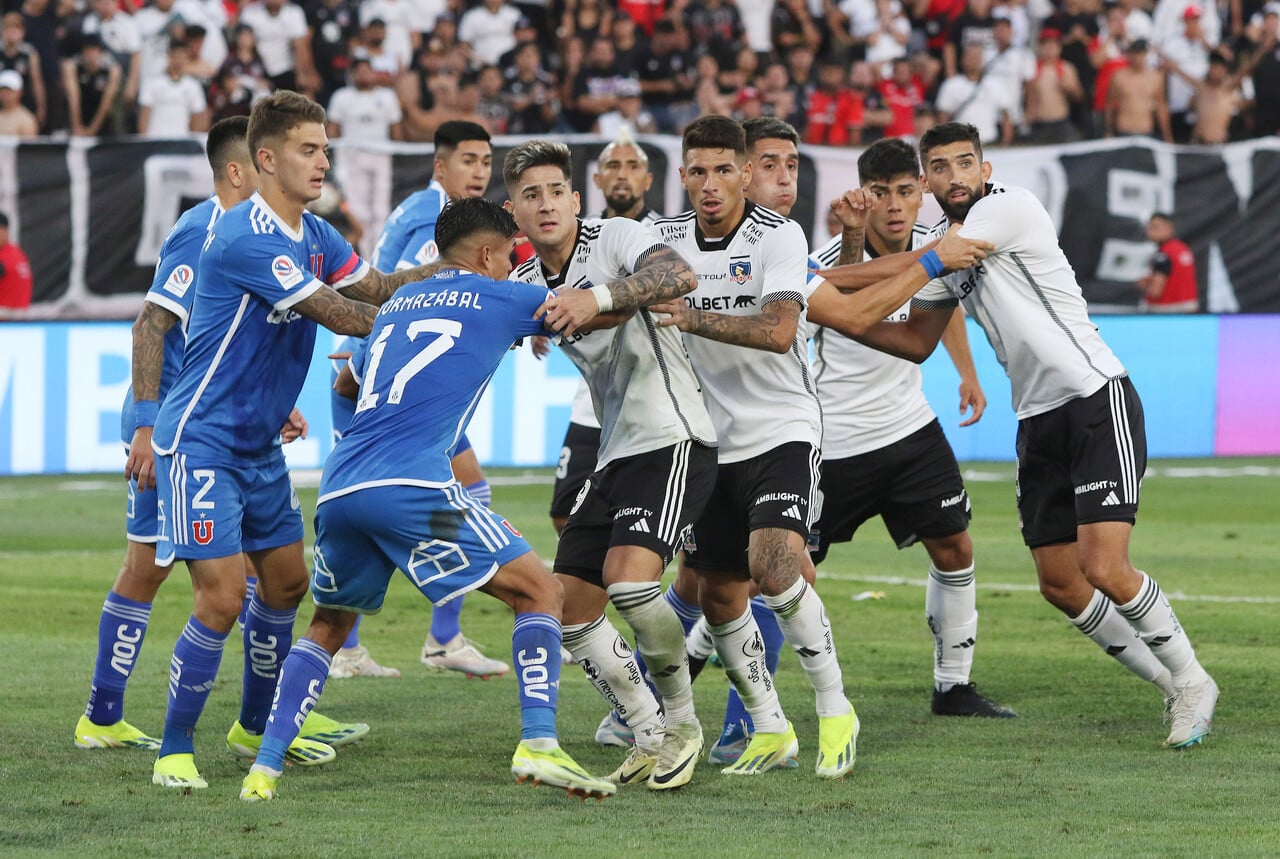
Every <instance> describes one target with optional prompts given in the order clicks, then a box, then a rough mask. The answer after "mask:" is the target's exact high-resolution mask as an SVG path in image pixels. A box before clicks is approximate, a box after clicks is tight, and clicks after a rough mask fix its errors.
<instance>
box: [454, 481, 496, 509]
mask: <svg viewBox="0 0 1280 859" xmlns="http://www.w3.org/2000/svg"><path fill="white" fill-rule="evenodd" d="M462 488H463V489H465V490H467V494H468V495H470V496H471V497H472V498H474V499H475V500H477V501H479V502H480V503H481V504H483V505H484V506H485V507H488V506H489V504H490V502H492V501H493V489H492V488H491V487H490V486H489V481H487V480H481V481H479V482H477V483H472V484H471V485H470V486H464V487H462Z"/></svg>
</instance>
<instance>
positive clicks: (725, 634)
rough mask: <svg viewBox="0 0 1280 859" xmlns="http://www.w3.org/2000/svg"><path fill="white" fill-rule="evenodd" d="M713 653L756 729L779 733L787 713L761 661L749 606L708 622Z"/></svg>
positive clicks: (761, 641)
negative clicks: (722, 619)
mask: <svg viewBox="0 0 1280 859" xmlns="http://www.w3.org/2000/svg"><path fill="white" fill-rule="evenodd" d="M707 628H708V630H709V631H710V632H711V637H712V639H713V640H714V641H715V645H716V653H718V654H719V655H720V662H721V664H722V665H724V673H725V674H727V675H728V676H729V680H730V682H732V683H733V685H734V688H735V689H737V690H738V694H739V695H741V696H742V701H743V703H744V704H745V705H746V708H747V712H748V713H750V714H751V720H752V722H753V723H754V724H755V727H756V730H757V731H760V732H763V733H766V734H780V733H783V732H784V731H786V730H787V717H786V716H784V715H783V713H782V704H781V703H780V702H779V701H778V692H777V690H776V689H774V688H773V678H772V677H771V676H769V671H768V670H767V669H766V668H765V663H764V639H763V638H762V637H761V635H760V627H758V626H756V619H755V618H754V617H752V615H751V609H749V608H748V609H746V610H744V611H743V612H742V616H741V617H738V618H736V619H734V620H731V621H729V622H728V623H725V624H719V625H709V626H708V627H707Z"/></svg>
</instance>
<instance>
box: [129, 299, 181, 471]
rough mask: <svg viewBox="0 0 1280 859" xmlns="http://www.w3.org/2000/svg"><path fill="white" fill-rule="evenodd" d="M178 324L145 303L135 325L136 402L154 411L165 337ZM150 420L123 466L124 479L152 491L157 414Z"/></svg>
mask: <svg viewBox="0 0 1280 859" xmlns="http://www.w3.org/2000/svg"><path fill="white" fill-rule="evenodd" d="M177 324H178V315H177V314H176V313H173V312H171V311H169V310H166V309H164V308H163V307H161V306H160V305H158V304H156V303H154V302H151V301H144V302H143V303H142V310H141V312H139V313H138V318H137V320H135V321H134V323H133V401H134V403H150V404H151V406H150V409H151V411H152V412H154V411H155V408H156V401H157V400H158V399H159V397H160V375H161V373H162V372H163V370H164V338H165V335H166V334H168V333H169V329H171V328H173V326H175V325H177ZM149 420H150V421H151V424H147V425H145V426H143V425H140V426H138V427H137V428H136V429H134V431H133V440H132V441H131V442H130V443H129V458H128V459H127V460H125V464H124V473H125V476H127V477H132V478H133V479H134V480H136V481H138V488H139V489H152V488H154V487H155V485H156V476H155V453H154V452H153V451H152V450H151V434H152V431H153V430H154V429H155V427H154V426H152V424H154V423H155V418H154V414H153V415H152V416H151V417H150V418H149Z"/></svg>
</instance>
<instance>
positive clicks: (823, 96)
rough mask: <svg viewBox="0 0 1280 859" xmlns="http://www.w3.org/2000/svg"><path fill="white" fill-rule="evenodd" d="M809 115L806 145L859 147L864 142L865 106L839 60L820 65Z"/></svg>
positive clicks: (823, 62)
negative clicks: (850, 83)
mask: <svg viewBox="0 0 1280 859" xmlns="http://www.w3.org/2000/svg"><path fill="white" fill-rule="evenodd" d="M806 115H807V124H806V130H805V136H804V140H805V142H806V143H819V144H826V145H828V146H849V145H855V146H856V145H857V144H860V143H861V142H862V125H863V102H862V99H860V98H859V97H858V95H857V93H855V92H854V90H853V88H852V87H851V86H850V85H849V80H848V78H847V76H846V75H845V71H844V64H843V63H841V62H840V61H839V60H837V59H834V58H832V59H825V60H822V61H821V62H819V63H818V84H817V87H816V88H815V89H814V90H813V91H812V92H811V93H809V101H808V109H807V110H806Z"/></svg>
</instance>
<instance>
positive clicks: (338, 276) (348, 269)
mask: <svg viewBox="0 0 1280 859" xmlns="http://www.w3.org/2000/svg"><path fill="white" fill-rule="evenodd" d="M316 221H317V223H318V225H319V230H318V233H319V239H320V252H321V253H323V254H324V257H323V261H322V262H321V266H320V271H319V272H318V276H319V278H320V279H321V280H322V281H324V282H325V283H327V284H329V285H330V286H332V287H333V288H334V289H342V288H343V287H344V286H350V285H351V284H353V283H356V282H357V281H360V280H363V279H364V276H365V275H366V274H368V273H369V263H367V262H365V261H364V260H363V259H361V258H360V254H358V253H356V251H355V249H354V248H353V247H351V242H349V241H347V240H346V239H344V238H343V237H342V233H340V232H338V230H337V228H336V227H334V226H333V224H330V223H329V222H328V221H326V220H325V219H324V218H316Z"/></svg>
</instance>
